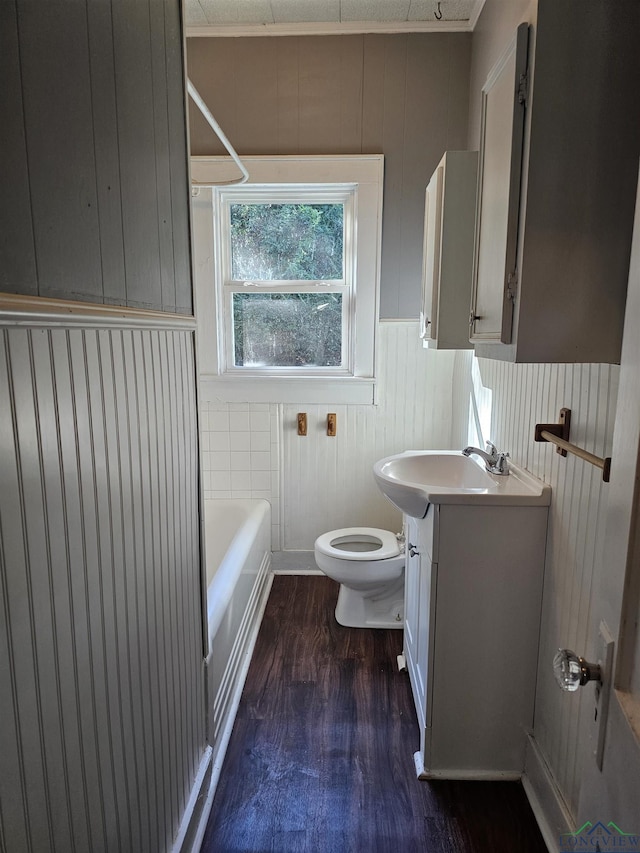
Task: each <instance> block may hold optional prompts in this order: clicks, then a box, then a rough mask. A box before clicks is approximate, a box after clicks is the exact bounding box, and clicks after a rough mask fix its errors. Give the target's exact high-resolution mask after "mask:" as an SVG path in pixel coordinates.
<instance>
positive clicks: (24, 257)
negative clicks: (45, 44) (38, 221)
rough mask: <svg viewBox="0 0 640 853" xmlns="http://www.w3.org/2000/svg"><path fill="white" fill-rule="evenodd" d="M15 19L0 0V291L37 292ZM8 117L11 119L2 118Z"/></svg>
mask: <svg viewBox="0 0 640 853" xmlns="http://www.w3.org/2000/svg"><path fill="white" fill-rule="evenodd" d="M18 49H19V42H18V21H17V12H16V5H15V2H3V3H0V68H1V69H2V71H1V78H2V86H0V115H1V116H3V117H4V118H3V121H2V123H1V124H0V151H2V158H1V159H0V186H2V195H3V204H2V205H0V291H9V292H14V289H15V288H17V287H19V288H20V292H21V293H26V294H29V295H35V294H37V292H38V285H37V271H36V264H35V245H34V242H33V224H32V222H31V207H30V203H29V194H30V189H29V170H28V164H27V151H26V146H25V137H24V114H23V105H22V85H21V79H20V58H19V53H18ZM9 116H10V117H12V119H13V120H12V121H9V120H8V117H9Z"/></svg>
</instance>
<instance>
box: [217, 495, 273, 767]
mask: <svg viewBox="0 0 640 853" xmlns="http://www.w3.org/2000/svg"><path fill="white" fill-rule="evenodd" d="M204 503H205V560H206V567H207V616H208V630H209V655H208V657H207V659H206V665H207V695H208V720H207V722H208V732H207V734H208V739H209V743H210V745H211V747H212V749H213V773H214V776H215V777H217V775H219V770H220V767H221V765H222V760H223V758H224V753H225V751H226V748H227V743H228V740H229V736H230V734H231V729H232V727H233V721H234V719H235V715H236V712H237V709H238V703H239V701H240V695H241V693H242V687H243V685H244V681H245V678H246V674H247V669H248V667H249V662H250V659H251V654H252V652H253V647H254V645H255V641H256V637H257V634H258V628H259V627H260V621H261V620H262V614H263V612H264V607H265V604H266V601H267V597H268V595H269V589H270V588H271V581H272V579H273V575H272V573H271V506H270V505H269V503H268V502H267V501H265V500H228V501H223V500H205V502H204ZM215 781H217V779H216V780H215Z"/></svg>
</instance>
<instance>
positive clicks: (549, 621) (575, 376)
mask: <svg viewBox="0 0 640 853" xmlns="http://www.w3.org/2000/svg"><path fill="white" fill-rule="evenodd" d="M472 359H473V355H472V354H471V353H459V354H458V355H457V363H456V368H457V369H456V377H457V381H456V395H455V396H456V398H457V399H456V401H455V403H454V411H455V412H456V413H457V417H458V419H459V420H458V421H457V423H456V424H454V427H453V434H454V435H457V436H458V440H464V437H465V436H467V435H468V429H469V421H468V413H469V411H470V396H469V395H470V392H471V380H470V377H471V370H468V369H466V368H465V362H468V363H469V364H470V363H471V361H472ZM478 366H479V369H480V375H481V377H482V384H483V386H484V387H485V388H486V389H488V390H489V391H490V392H491V396H490V400H491V428H490V435H485V436H484V437H485V438H491V439H492V440H493V441H494V442H495V443H496V444H497V446H498V447H499V449H501V450H506V451H508V452H509V453H510V454H511V456H512V457H513V459H514V461H515V462H517V463H518V464H520V465H522V466H524V467H525V468H526V469H527V470H528V471H531V473H532V474H535V475H536V476H537V477H539V478H540V479H542V480H544V481H545V482H546V483H549V484H550V485H551V487H552V489H553V493H552V499H551V507H550V515H549V530H548V535H547V553H546V566H545V583H544V596H543V605H542V618H541V636H540V650H539V663H538V675H537V688H536V708H535V723H534V738H535V741H536V744H537V747H538V749H539V750H540V752H541V753H542V756H543V759H544V761H546V763H547V765H548V767H549V768H550V770H551V773H552V774H553V777H554V781H555V783H556V784H557V786H558V788H559V790H560V792H561V795H562V798H563V800H564V805H565V806H566V808H567V809H568V811H569V813H570V814H571V815H574V816H575V814H576V812H577V808H578V800H579V794H580V778H581V768H580V766H578V761H579V759H578V756H580V754H581V751H580V750H579V749H578V747H577V745H578V741H579V739H580V738H581V737H582V736H584V734H585V726H586V725H587V723H588V718H589V717H590V715H592V712H593V709H592V707H591V706H592V702H591V701H590V700H591V696H590V695H588V694H587V692H586V691H584V692H583V691H578V693H576V694H571V695H569V694H567V693H563V692H562V691H561V690H560V689H559V688H558V686H557V684H556V683H555V680H554V677H553V671H552V659H553V655H554V654H555V652H556V650H557V649H558V648H570V649H573V650H574V651H575V652H577V653H578V654H584V655H585V656H587V657H589V654H592V653H593V652H594V651H595V650H594V648H593V645H592V644H593V637H592V636H591V627H592V618H591V616H592V614H590V607H591V598H592V581H593V578H594V573H597V572H598V571H599V570H600V567H601V565H602V563H603V561H606V555H605V554H604V553H603V548H604V523H605V514H606V508H607V495H608V488H609V487H608V484H607V483H603V482H602V472H601V471H600V470H599V469H597V468H594V467H593V466H592V465H589V464H587V463H586V462H584V461H582V460H581V459H579V458H577V457H575V456H571V455H569V456H567V457H566V458H565V457H562V456H560V455H559V454H558V453H556V452H555V447H553V446H552V445H550V444H548V443H537V442H535V441H534V439H533V435H534V427H535V424H536V423H555V422H556V421H557V420H558V414H559V412H560V409H561V408H562V407H563V406H567V407H569V408H570V409H571V441H572V442H573V443H575V444H577V445H579V446H580V447H584V448H585V449H586V450H588V451H590V452H591V453H594V454H596V455H597V456H609V455H611V445H612V438H613V425H614V417H615V407H616V401H617V391H618V378H619V370H620V369H619V367H618V366H617V365H608V364H510V363H506V362H500V361H491V360H489V359H478ZM516 573H517V566H514V574H516Z"/></svg>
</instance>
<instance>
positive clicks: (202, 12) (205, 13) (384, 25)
mask: <svg viewBox="0 0 640 853" xmlns="http://www.w3.org/2000/svg"><path fill="white" fill-rule="evenodd" d="M483 4H484V0H184V3H183V5H184V16H185V25H186V28H187V35H188V36H200V35H203V36H207V35H210V36H242V35H324V34H339V33H355V32H435V31H451V30H462V31H468V30H472V29H473V27H474V25H475V22H476V20H477V19H478V15H479V14H480V10H481V9H482V6H483Z"/></svg>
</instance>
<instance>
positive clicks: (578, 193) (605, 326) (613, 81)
mask: <svg viewBox="0 0 640 853" xmlns="http://www.w3.org/2000/svg"><path fill="white" fill-rule="evenodd" d="M534 5H535V10H534V11H532V16H533V17H532V20H531V22H530V23H531V26H529V24H528V23H524V24H522V25H521V26H520V27H518V30H517V32H516V33H515V34H514V37H513V39H512V41H511V43H510V44H509V45H505V50H504V52H503V54H502V55H501V56H500V58H499V59H498V61H497V62H496V64H495V66H494V68H493V70H492V71H491V73H490V74H489V77H488V79H487V82H486V84H485V86H484V88H483V91H482V124H481V138H480V155H479V167H478V171H479V175H478V207H477V224H476V246H475V262H474V272H473V295H472V305H471V317H470V323H471V326H470V331H471V335H470V338H471V341H472V342H473V344H474V345H475V348H476V353H477V355H479V356H482V357H488V358H498V359H503V360H507V361H517V362H605V363H619V361H620V352H621V342H622V328H623V320H624V310H625V301H626V291H627V282H628V275H629V258H630V251H631V234H632V227H633V210H634V193H635V189H634V188H635V186H636V185H637V173H638V159H639V157H640V122H638V119H637V111H634V110H633V108H632V107H631V106H630V105H631V104H634V103H636V101H637V92H638V91H639V90H640V51H638V49H637V33H638V32H639V31H640V3H610V2H606V0H593V2H590V3H587V4H583V5H582V7H581V11H580V15H576V13H575V8H576V7H575V3H570V2H567V0H538V3H537V4H534ZM603 33H606V38H603V37H602V34H603Z"/></svg>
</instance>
